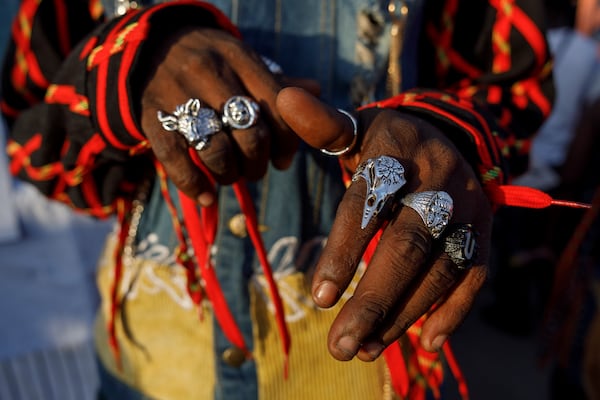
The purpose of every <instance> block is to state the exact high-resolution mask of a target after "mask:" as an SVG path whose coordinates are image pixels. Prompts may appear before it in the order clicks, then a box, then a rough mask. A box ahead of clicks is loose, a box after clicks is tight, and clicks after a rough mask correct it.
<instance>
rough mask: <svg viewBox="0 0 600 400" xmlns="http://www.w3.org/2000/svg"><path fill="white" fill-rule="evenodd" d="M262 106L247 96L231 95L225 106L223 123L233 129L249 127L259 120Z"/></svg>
mask: <svg viewBox="0 0 600 400" xmlns="http://www.w3.org/2000/svg"><path fill="white" fill-rule="evenodd" d="M259 112H260V107H259V106H258V104H257V103H256V102H255V101H254V100H252V99H251V98H249V97H246V96H233V97H230V98H229V99H228V100H227V101H226V102H225V105H224V106H223V124H224V125H225V126H229V127H231V128H233V129H248V128H250V127H252V126H254V125H255V124H256V121H258V114H259Z"/></svg>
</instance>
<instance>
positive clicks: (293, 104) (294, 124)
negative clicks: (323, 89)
mask: <svg viewBox="0 0 600 400" xmlns="http://www.w3.org/2000/svg"><path fill="white" fill-rule="evenodd" d="M276 105H277V110H278V111H279V115H281V117H282V118H283V120H284V121H285V122H286V123H287V125H288V126H289V127H290V128H291V129H292V130H293V131H294V132H295V133H296V134H297V135H298V136H299V137H300V138H301V139H302V140H304V141H305V142H306V143H308V144H309V145H310V146H312V147H314V148H317V149H327V150H329V151H337V150H341V149H344V148H346V147H347V146H348V145H350V144H351V143H352V141H353V140H354V124H353V123H352V121H351V120H350V118H349V117H348V116H347V115H345V114H343V113H342V112H340V111H338V110H336V109H335V108H333V107H331V106H329V105H327V104H325V103H323V102H322V101H320V100H319V99H317V98H316V97H314V96H313V95H311V94H310V93H308V92H307V91H305V90H303V89H301V88H298V87H287V88H284V89H282V90H281V91H280V92H279V94H278V95H277V100H276Z"/></svg>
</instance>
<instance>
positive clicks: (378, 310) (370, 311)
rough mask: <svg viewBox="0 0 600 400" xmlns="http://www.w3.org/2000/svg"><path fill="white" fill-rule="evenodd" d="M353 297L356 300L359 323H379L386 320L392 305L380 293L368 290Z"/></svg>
mask: <svg viewBox="0 0 600 400" xmlns="http://www.w3.org/2000/svg"><path fill="white" fill-rule="evenodd" d="M353 299H354V301H356V306H357V313H356V314H355V316H356V318H357V320H358V321H359V323H361V324H362V323H364V324H368V325H379V324H381V323H382V322H383V321H384V320H385V318H386V316H387V314H388V309H389V307H390V306H389V304H387V303H388V302H387V301H386V299H385V298H384V297H382V296H381V295H380V294H379V293H377V292H375V291H367V292H363V293H361V294H360V295H358V296H355V297H353Z"/></svg>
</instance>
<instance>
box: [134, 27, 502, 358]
mask: <svg viewBox="0 0 600 400" xmlns="http://www.w3.org/2000/svg"><path fill="white" fill-rule="evenodd" d="M157 54H162V55H163V57H162V58H161V59H160V60H159V62H158V63H157V64H156V65H155V68H154V69H153V73H152V75H151V76H150V77H149V80H148V83H147V85H146V86H145V88H144V90H143V93H142V101H141V106H142V108H141V121H142V128H143V130H144V132H145V134H146V135H147V137H148V140H149V142H150V144H151V146H152V149H153V152H154V154H155V156H156V157H157V159H158V160H159V161H160V162H161V163H162V164H163V165H164V166H165V169H166V172H167V174H168V175H169V177H170V178H171V180H172V181H173V182H174V183H175V185H176V186H177V187H178V188H179V189H180V190H182V191H183V192H184V193H185V194H186V195H188V196H190V197H192V198H195V199H197V200H198V202H199V203H200V204H201V205H205V206H206V205H210V204H211V203H212V202H214V199H215V193H214V188H213V186H212V184H211V181H210V179H209V177H207V176H206V175H204V173H203V172H202V171H201V170H200V169H199V168H198V167H197V166H196V165H195V164H194V162H193V160H192V158H191V157H190V155H189V153H188V147H189V146H188V143H187V142H186V141H185V139H184V138H183V137H182V136H181V135H179V134H176V133H174V132H167V131H165V130H164V129H163V128H162V126H161V124H160V123H159V121H158V119H157V112H158V111H163V112H172V111H173V110H174V109H175V108H176V106H177V105H180V104H183V103H185V102H186V101H187V100H188V99H190V98H198V99H200V100H201V102H202V104H203V106H208V107H211V108H213V109H215V110H217V111H220V110H221V109H222V107H223V104H224V103H225V101H226V100H227V99H228V98H229V97H231V96H233V95H247V96H249V97H252V98H253V99H254V100H255V101H256V102H257V103H258V104H259V105H260V107H261V114H260V118H259V122H258V124H257V125H256V126H254V127H252V128H250V129H246V130H243V131H236V130H233V131H228V132H225V131H222V132H219V133H217V134H215V135H214V136H212V137H211V140H210V145H209V147H208V148H206V149H203V150H202V151H199V152H198V156H199V157H200V159H201V160H202V162H203V163H204V165H205V166H206V168H207V169H208V171H209V172H210V174H211V176H212V178H214V179H215V180H216V181H217V182H218V183H221V184H228V183H232V182H235V181H237V180H238V179H240V178H246V179H251V180H252V179H258V178H260V177H261V176H263V174H264V173H265V171H266V168H267V165H268V162H269V161H272V162H273V163H274V165H275V166H276V167H278V168H285V167H286V166H287V165H289V163H290V161H291V159H292V157H293V154H294V152H295V150H296V148H297V136H296V134H297V135H299V136H300V137H301V138H302V139H304V140H305V141H307V142H308V143H309V144H310V145H312V146H314V147H316V148H328V149H339V148H343V147H345V146H346V145H348V143H350V141H351V140H352V125H351V124H350V121H349V120H348V118H347V117H346V116H344V115H342V114H340V113H338V112H337V111H335V110H334V109H332V108H330V107H327V106H325V105H324V104H322V103H321V102H319V101H317V100H316V98H314V97H312V96H311V95H309V94H308V93H307V92H305V91H302V90H299V89H297V88H288V89H284V90H282V88H283V87H284V86H286V85H288V84H290V83H289V82H288V83H286V82H285V81H282V79H281V78H279V77H276V76H273V75H272V74H271V73H270V72H269V70H268V69H267V68H266V66H265V65H264V63H263V62H262V60H261V59H260V57H259V56H258V55H257V54H256V53H254V52H253V51H251V50H250V49H249V48H247V47H246V46H245V45H244V44H242V43H241V42H240V41H239V40H237V39H236V38H234V37H232V36H231V35H229V34H228V33H226V32H222V31H218V30H214V29H205V28H196V29H186V30H182V31H181V32H179V33H178V34H176V35H174V36H173V37H172V38H170V40H167V41H165V43H164V47H163V48H160V49H157ZM291 84H298V82H291ZM301 84H305V87H306V88H308V89H309V90H310V91H312V92H316V91H318V88H317V87H316V86H315V85H314V84H313V83H312V82H310V81H306V82H305V81H302V82H301ZM278 94H279V96H278ZM358 120H359V126H360V134H361V138H360V142H359V143H360V148H359V149H358V150H357V151H355V152H353V153H352V154H351V155H349V156H346V157H345V158H344V159H343V161H344V165H345V166H346V168H347V169H348V170H350V171H354V169H355V168H356V166H357V165H358V163H360V162H362V161H364V160H366V159H368V158H373V157H377V156H380V155H388V156H392V157H395V158H397V159H398V160H399V161H400V162H401V163H402V164H403V166H404V167H405V169H406V172H405V176H406V178H407V181H408V182H407V184H406V185H405V186H404V187H403V188H402V189H401V191H402V193H405V194H406V193H410V192H415V191H423V190H445V191H446V192H448V193H449V194H450V195H451V196H452V197H453V199H454V202H455V207H454V217H453V219H452V221H451V222H465V223H472V224H474V226H475V228H476V229H477V230H478V231H479V232H480V236H479V237H478V243H479V246H480V249H479V254H480V255H479V260H480V262H479V263H477V264H476V265H474V266H473V268H471V269H470V270H468V271H467V272H466V273H464V274H461V273H458V271H457V269H456V268H455V267H454V265H453V264H452V261H450V260H449V258H448V257H447V256H446V255H445V254H444V253H443V251H442V249H441V246H440V243H439V241H438V242H436V241H434V240H433V239H432V238H431V236H430V235H429V232H428V231H427V230H426V228H425V226H424V225H423V222H422V221H421V219H420V217H419V216H418V215H417V214H416V213H415V212H414V211H413V210H411V209H409V208H406V207H399V209H398V210H397V211H396V213H395V214H394V215H393V216H392V217H391V219H390V220H389V223H388V224H387V226H386V228H385V231H384V234H383V235H382V238H381V241H380V243H379V246H378V249H377V251H376V253H375V254H374V256H373V259H372V260H371V264H370V266H369V268H368V270H367V271H366V273H365V274H364V276H363V277H362V279H361V281H360V283H359V285H358V287H357V288H356V291H355V292H354V295H353V297H352V298H351V299H350V300H349V301H348V302H347V303H346V304H345V306H344V307H343V308H342V310H341V312H340V314H339V315H338V317H337V319H336V320H335V322H334V323H333V325H332V327H331V330H330V334H329V341H328V342H329V349H330V352H331V353H332V355H333V356H334V357H335V358H337V359H340V360H349V359H351V358H353V357H354V356H358V357H359V358H360V359H362V360H373V359H375V358H376V357H378V356H379V354H380V353H381V351H382V350H383V349H384V348H385V347H386V346H387V345H389V344H390V343H392V342H393V341H394V340H396V339H398V338H399V337H400V336H401V335H402V334H403V333H404V332H405V331H406V329H407V328H408V327H409V326H410V325H411V324H412V323H413V322H414V321H416V320H417V319H418V318H419V317H420V316H421V315H423V313H425V312H427V311H428V310H430V309H431V307H432V306H433V305H434V304H435V305H437V308H436V310H435V312H434V313H432V314H431V316H430V317H429V319H428V320H427V322H426V323H425V325H424V326H423V333H422V336H421V340H422V343H423V345H424V347H425V348H426V349H428V350H432V351H433V350H436V349H437V348H439V347H440V346H441V342H442V341H443V340H444V339H445V338H446V337H447V336H448V335H450V334H451V333H452V332H453V331H454V330H455V329H456V328H457V326H458V325H459V324H460V323H461V321H462V320H463V319H464V317H465V316H466V313H467V312H468V310H469V309H470V307H471V305H472V303H473V300H474V297H475V295H476V293H477V292H478V290H479V288H480V287H481V285H482V284H483V281H484V279H485V271H486V262H485V260H486V259H487V253H488V250H489V230H490V226H491V212H490V207H489V204H488V202H487V199H486V197H485V196H484V194H483V192H482V190H481V187H480V185H479V183H478V181H477V179H476V177H475V175H474V173H473V171H472V168H471V167H470V165H469V164H468V163H467V162H466V161H465V160H464V159H463V158H462V156H461V155H460V153H459V152H458V151H457V150H456V149H455V148H454V147H453V146H452V144H451V143H450V142H449V141H448V140H447V139H446V138H445V137H444V135H443V134H442V133H441V132H439V131H438V130H437V129H436V128H434V127H433V126H432V125H430V124H428V123H426V122H424V121H421V120H419V119H417V118H414V117H410V116H408V115H403V114H401V113H399V112H397V111H392V110H365V111H361V112H360V113H359V114H358ZM365 192H366V190H365V184H364V181H363V180H359V181H358V182H356V183H354V184H352V185H351V186H350V188H349V189H348V191H347V193H346V195H345V197H344V199H343V201H342V203H341V204H340V205H339V211H338V215H337V217H336V220H335V223H334V226H333V229H332V231H331V234H330V236H329V240H328V244H327V246H326V248H325V249H324V252H323V255H322V257H321V259H320V261H319V263H318V265H317V269H316V272H315V276H314V281H313V295H314V299H315V302H316V303H317V304H318V305H319V306H321V307H331V306H332V305H334V304H335V303H336V302H337V301H338V300H339V299H340V297H341V295H342V293H343V291H344V290H345V289H346V287H347V286H348V284H349V282H350V280H351V279H352V277H353V275H354V274H355V271H356V268H357V266H358V263H359V262H360V259H361V257H362V254H363V252H364V249H365V248H366V246H367V244H368V243H369V241H370V240H371V238H372V237H373V235H374V234H375V233H376V232H377V230H378V229H379V228H380V227H381V226H382V224H383V222H384V220H383V219H381V218H380V219H375V220H374V221H371V223H370V224H369V225H368V226H367V227H366V229H364V230H361V229H360V221H361V215H362V210H363V205H364V198H365Z"/></svg>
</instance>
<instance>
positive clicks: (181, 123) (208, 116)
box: [157, 99, 222, 150]
mask: <svg viewBox="0 0 600 400" xmlns="http://www.w3.org/2000/svg"><path fill="white" fill-rule="evenodd" d="M157 116H158V120H159V121H160V123H161V124H162V127H163V129H164V130H166V131H177V132H179V133H180V134H181V135H182V136H183V137H184V138H185V140H187V142H188V143H189V145H190V146H192V147H194V148H195V149H196V150H203V149H205V148H206V147H207V146H208V143H209V141H210V137H211V136H212V135H214V134H215V133H217V132H219V131H220V130H221V129H222V125H221V121H220V120H219V117H218V115H217V113H216V112H215V110H213V109H212V108H208V107H201V104H200V100H198V99H189V100H188V101H187V102H186V103H185V104H180V105H178V106H177V107H176V109H175V112H173V114H168V113H165V112H162V111H158V113H157Z"/></svg>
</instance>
